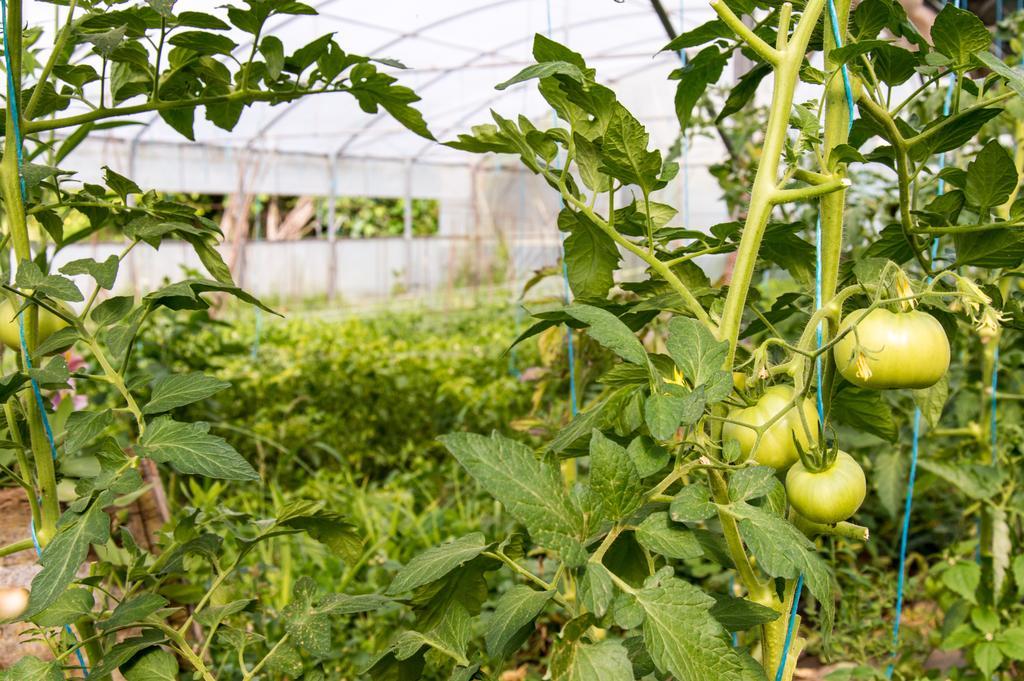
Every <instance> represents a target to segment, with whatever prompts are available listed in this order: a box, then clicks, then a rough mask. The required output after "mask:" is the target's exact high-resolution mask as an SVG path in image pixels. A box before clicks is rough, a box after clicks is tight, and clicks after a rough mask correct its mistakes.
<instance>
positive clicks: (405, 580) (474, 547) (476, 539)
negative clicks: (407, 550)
mask: <svg viewBox="0 0 1024 681" xmlns="http://www.w3.org/2000/svg"><path fill="white" fill-rule="evenodd" d="M488 546H489V544H488V543H487V542H486V540H485V539H484V535H483V534H482V533H480V532H473V533H472V534H467V535H466V536H464V537H460V538H459V539H456V540H455V541H451V542H448V543H445V544H441V545H440V546H435V547H434V548H432V549H428V550H427V551H424V552H423V553H421V554H420V555H418V556H416V557H415V558H413V559H412V560H410V561H409V562H408V563H406V565H405V566H404V567H403V568H402V569H401V570H399V571H398V574H396V575H395V578H394V579H393V580H391V585H390V586H389V587H388V590H387V593H388V594H389V595H392V596H394V595H397V594H402V593H405V592H407V591H412V590H413V589H415V588H417V587H420V586H423V585H424V584H429V583H430V582H434V581H437V580H438V579H440V578H442V577H444V576H445V575H447V574H448V573H449V572H451V571H452V570H455V569H456V568H458V567H459V566H461V565H464V564H465V563H467V562H469V561H470V560H472V559H474V558H476V557H477V556H479V555H480V554H481V553H483V552H484V551H486V550H487V548H488Z"/></svg>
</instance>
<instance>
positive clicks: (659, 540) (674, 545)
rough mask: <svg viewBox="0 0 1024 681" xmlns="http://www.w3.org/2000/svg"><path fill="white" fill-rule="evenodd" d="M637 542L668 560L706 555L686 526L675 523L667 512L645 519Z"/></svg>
mask: <svg viewBox="0 0 1024 681" xmlns="http://www.w3.org/2000/svg"><path fill="white" fill-rule="evenodd" d="M636 540H637V541H638V542H640V545H641V546H643V547H644V548H645V549H647V550H648V551H652V552H653V553H657V554H659V555H662V556H665V557H666V558H677V559H679V560H686V559H689V558H698V557H700V556H702V555H703V554H704V549H703V548H702V547H701V545H700V542H699V541H697V537H696V536H695V535H694V534H693V532H691V531H690V530H689V528H687V527H686V526H685V525H681V524H678V523H673V522H672V521H671V520H670V519H669V517H668V513H667V512H665V511H660V512H658V513H652V514H651V515H649V516H647V517H646V518H644V520H643V522H641V523H640V525H639V526H638V527H637V528H636Z"/></svg>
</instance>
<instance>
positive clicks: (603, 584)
mask: <svg viewBox="0 0 1024 681" xmlns="http://www.w3.org/2000/svg"><path fill="white" fill-rule="evenodd" d="M614 596H615V584H614V583H613V582H612V577H611V574H610V573H609V572H608V568H606V567H605V566H604V565H602V564H601V563H597V562H594V561H592V560H591V561H587V566H586V568H584V570H583V576H582V577H581V578H580V583H579V597H580V603H582V604H583V607H585V608H586V609H587V610H589V611H590V612H592V613H594V616H595V617H604V615H605V613H606V612H608V606H610V605H611V602H612V598H613V597H614Z"/></svg>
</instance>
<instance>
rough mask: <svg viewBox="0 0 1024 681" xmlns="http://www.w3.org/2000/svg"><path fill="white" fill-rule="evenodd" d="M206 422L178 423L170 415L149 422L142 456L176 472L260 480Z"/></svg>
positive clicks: (142, 441) (140, 441) (142, 445)
mask: <svg viewBox="0 0 1024 681" xmlns="http://www.w3.org/2000/svg"><path fill="white" fill-rule="evenodd" d="M209 430H210V426H209V424H207V423H202V422H199V423H179V422H178V421H175V420H173V419H172V418H171V417H169V416H161V417H159V418H157V419H155V420H154V421H151V422H150V424H149V426H148V427H147V428H146V432H145V434H144V435H143V436H142V438H141V439H140V440H139V445H140V447H141V449H142V452H143V453H144V455H145V456H148V457H149V458H151V459H153V460H154V461H156V462H158V463H169V464H170V465H171V466H172V467H173V468H174V469H175V470H176V471H178V472H179V473H186V474H194V475H203V476H206V477H208V478H219V479H221V480H259V479H260V476H259V474H258V473H257V472H256V470H255V469H254V468H253V467H252V465H251V464H250V463H249V462H248V461H246V460H245V459H244V458H242V455H241V454H239V453H238V452H237V451H235V448H234V447H232V446H231V445H230V444H228V443H227V441H226V440H224V438H221V437H217V436H216V435H210V433H209Z"/></svg>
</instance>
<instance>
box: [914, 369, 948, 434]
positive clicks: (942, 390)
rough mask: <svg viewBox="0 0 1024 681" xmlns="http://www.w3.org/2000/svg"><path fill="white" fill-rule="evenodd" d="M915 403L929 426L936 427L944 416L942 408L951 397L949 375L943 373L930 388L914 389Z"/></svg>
mask: <svg viewBox="0 0 1024 681" xmlns="http://www.w3.org/2000/svg"><path fill="white" fill-rule="evenodd" d="M913 395H914V404H916V405H917V408H918V409H920V410H921V416H923V417H924V420H925V423H927V424H928V426H929V427H931V428H935V427H936V426H937V425H939V420H940V419H941V418H942V410H943V409H944V408H945V406H946V400H947V399H948V398H949V376H948V375H945V374H944V375H943V376H942V378H940V379H939V380H938V382H937V383H936V384H935V385H933V386H932V387H930V388H924V389H923V390H915V391H913Z"/></svg>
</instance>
